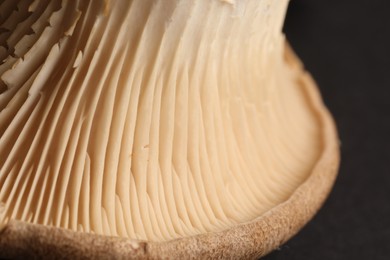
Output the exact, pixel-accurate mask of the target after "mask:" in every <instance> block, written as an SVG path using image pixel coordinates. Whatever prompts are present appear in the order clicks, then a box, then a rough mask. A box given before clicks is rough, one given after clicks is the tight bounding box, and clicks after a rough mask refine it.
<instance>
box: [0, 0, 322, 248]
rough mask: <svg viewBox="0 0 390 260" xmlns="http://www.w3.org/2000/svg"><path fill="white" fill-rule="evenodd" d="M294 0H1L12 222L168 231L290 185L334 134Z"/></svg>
mask: <svg viewBox="0 0 390 260" xmlns="http://www.w3.org/2000/svg"><path fill="white" fill-rule="evenodd" d="M287 4H288V1H287V0H278V1H275V0H263V1H258V0H236V1H219V0H196V1H195V0H169V1H168V0H167V1H165V0H164V1H162V0H132V1H128V0H112V1H101V0H99V1H96V0H94V1H92V0H90V1H83V0H78V1H76V0H75V1H67V0H63V1H54V0H34V1H33V0H23V1H14V0H5V1H2V2H1V6H0V33H1V34H0V45H1V46H0V60H1V65H0V76H1V81H0V202H1V203H3V205H4V206H3V213H2V214H3V219H4V222H7V221H9V220H11V219H16V220H21V221H24V222H29V223H37V224H43V225H48V226H54V227H62V228H66V229H70V230H73V231H82V232H92V233H97V234H104V235H110V236H120V237H126V238H132V239H142V240H148V241H166V240H171V239H174V238H179V237H188V236H192V235H196V234H201V233H207V232H214V231H221V230H225V229H228V228H230V227H233V226H235V225H237V224H239V223H243V222H248V221H251V220H254V219H256V218H257V217H258V216H260V215H262V214H264V213H265V212H267V211H269V210H270V209H272V208H273V207H275V206H276V205H278V204H280V203H282V202H284V201H286V200H287V199H288V198H289V196H290V195H291V194H292V193H293V192H294V190H296V188H297V187H298V186H299V185H300V184H301V183H302V182H303V181H304V180H305V179H306V178H307V177H308V175H309V174H310V172H311V171H312V170H313V167H314V165H315V163H316V161H317V160H318V158H319V155H320V152H321V149H322V145H323V144H322V143H321V140H322V139H321V138H320V136H321V134H322V133H321V125H320V124H319V121H318V119H317V114H316V111H315V109H313V107H312V104H311V102H310V100H309V99H308V96H307V93H306V92H305V90H304V89H303V88H302V87H301V86H300V85H299V84H298V83H297V80H296V74H295V70H294V69H293V68H291V66H289V65H288V64H287V63H286V61H285V57H284V50H285V38H284V36H283V34H282V33H281V27H282V23H283V19H284V15H285V11H286V8H287Z"/></svg>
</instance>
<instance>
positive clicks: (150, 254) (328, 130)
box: [0, 45, 340, 259]
mask: <svg viewBox="0 0 390 260" xmlns="http://www.w3.org/2000/svg"><path fill="white" fill-rule="evenodd" d="M285 60H286V62H287V63H288V65H289V66H290V67H291V68H293V69H294V71H295V80H296V83H297V86H298V87H299V88H301V89H302V91H303V92H304V93H305V96H306V98H307V101H308V103H309V104H310V106H311V108H312V109H313V111H315V113H316V114H317V116H318V119H319V121H320V124H321V141H322V143H323V150H322V151H321V154H320V156H319V159H318V161H317V162H316V164H315V166H314V168H313V170H312V172H311V173H310V175H309V176H308V178H307V179H306V180H305V181H304V182H303V183H302V184H301V185H300V186H299V187H298V188H297V189H296V190H295V191H294V192H293V194H292V195H291V196H290V197H289V199H288V200H286V201H285V202H283V203H281V204H279V205H277V206H275V207H274V208H272V209H271V210H270V211H268V212H267V213H265V214H263V215H261V216H259V217H258V218H256V219H254V220H252V221H249V222H246V223H240V224H238V225H236V226H234V227H231V228H229V229H227V230H223V231H220V232H210V233H205V234H200V235H195V236H190V237H184V238H179V239H174V240H171V241H165V242H150V241H140V240H133V239H126V238H118V237H110V236H103V235H96V234H87V233H81V232H73V231H70V230H66V229H62V228H55V227H48V226H44V225H37V224H30V223H26V222H21V221H16V220H11V221H9V222H8V223H7V224H5V225H4V226H3V227H1V231H0V252H1V253H0V256H1V257H10V258H13V257H19V258H21V257H22V258H23V257H27V258H31V257H37V258H53V259H72V258H75V259H76V258H90V259H95V258H99V259H168V258H169V259H189V258H196V259H204V258H215V259H221V258H223V259H226V258H231V259H255V258H256V257H261V256H264V255H266V254H267V253H269V252H270V251H272V250H274V249H275V248H277V247H279V246H280V245H281V244H283V243H284V242H286V241H287V240H288V239H289V238H291V237H292V236H293V235H295V234H296V233H297V232H298V231H299V230H300V229H301V228H302V227H303V226H304V225H305V224H306V223H307V222H308V221H310V219H311V218H312V217H313V216H314V215H315V214H316V213H317V211H318V210H319V209H320V207H321V206H322V204H323V203H324V201H325V199H326V197H327V196H328V193H329V192H330V190H331V188H332V186H333V183H334V181H335V178H336V175H337V170H338V166H339V159H340V154H339V141H338V136H337V131H336V127H335V124H334V121H333V119H332V117H331V115H330V114H329V112H328V110H327V109H326V107H325V106H324V104H323V102H322V100H321V97H320V94H319V92H318V89H317V87H316V84H315V83H314V81H313V79H312V78H311V76H310V75H309V74H308V73H307V72H305V71H304V70H303V68H302V65H301V63H300V61H299V60H298V58H297V57H296V56H295V54H294V53H293V52H292V50H291V48H290V47H289V46H287V45H286V47H285Z"/></svg>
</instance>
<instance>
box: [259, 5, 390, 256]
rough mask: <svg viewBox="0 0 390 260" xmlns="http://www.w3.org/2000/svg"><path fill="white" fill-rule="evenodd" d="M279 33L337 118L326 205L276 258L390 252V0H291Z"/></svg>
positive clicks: (274, 254) (275, 254) (273, 254)
mask: <svg viewBox="0 0 390 260" xmlns="http://www.w3.org/2000/svg"><path fill="white" fill-rule="evenodd" d="M285 33H286V35H287V38H288V40H289V41H290V43H291V44H292V46H293V48H294V49H295V51H296V52H297V53H298V55H299V56H300V57H301V59H302V60H303V62H304V64H305V66H306V68H307V69H308V70H309V71H310V72H311V73H312V75H313V76H314V78H315V79H316V81H317V83H318V85H319V87H320V90H321V92H322V94H323V98H324V100H325V103H326V104H327V105H328V107H329V109H330V110H331V112H332V113H333V115H334V118H335V119H336V122H337V125H338V129H339V135H340V139H341V142H342V148H341V152H342V163H341V168H340V172H339V176H338V179H337V181H336V184H335V187H334V189H333V191H332V193H331V195H330V197H329V199H328V200H327V202H326V203H325V205H324V207H323V208H322V209H321V211H320V212H319V213H318V214H317V216H316V217H315V218H314V219H313V221H311V222H310V223H309V224H308V225H307V226H306V227H305V228H304V229H303V230H302V231H301V232H300V233H299V234H298V235H297V236H296V237H294V238H293V239H292V240H290V241H289V242H287V243H286V244H285V245H283V246H281V248H280V249H279V250H277V251H275V252H273V253H271V254H270V255H268V256H267V257H265V259H266V260H275V259H300V260H305V259H316V260H319V259H327V260H331V259H343V260H344V259H347V260H348V259H370V260H371V259H386V260H387V259H390V1H389V0H292V1H291V3H290V8H289V12H288V15H287V19H286V25H285Z"/></svg>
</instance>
